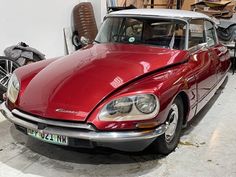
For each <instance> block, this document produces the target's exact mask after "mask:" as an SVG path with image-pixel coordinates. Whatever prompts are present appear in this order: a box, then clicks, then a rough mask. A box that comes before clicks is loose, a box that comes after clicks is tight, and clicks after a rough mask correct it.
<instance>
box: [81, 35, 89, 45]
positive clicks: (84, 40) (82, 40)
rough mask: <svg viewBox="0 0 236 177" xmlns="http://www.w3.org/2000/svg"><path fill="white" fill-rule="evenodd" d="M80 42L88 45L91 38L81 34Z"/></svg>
mask: <svg viewBox="0 0 236 177" xmlns="http://www.w3.org/2000/svg"><path fill="white" fill-rule="evenodd" d="M80 42H81V44H82V45H83V46H85V45H88V44H89V39H88V38H86V37H84V36H81V38H80Z"/></svg>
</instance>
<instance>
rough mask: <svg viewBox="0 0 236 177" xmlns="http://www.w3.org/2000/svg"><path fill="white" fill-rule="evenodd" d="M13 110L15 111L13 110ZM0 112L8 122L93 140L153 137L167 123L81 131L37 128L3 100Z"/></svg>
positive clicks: (157, 134) (104, 140)
mask: <svg viewBox="0 0 236 177" xmlns="http://www.w3.org/2000/svg"><path fill="white" fill-rule="evenodd" d="M14 112H15V111H14ZM0 113H1V114H2V115H3V116H4V117H5V118H6V119H8V120H9V121H10V122H12V123H14V124H16V125H20V126H22V127H25V128H28V129H32V130H36V131H39V132H45V133H51V134H58V135H64V136H67V137H71V138H78V139H86V140H90V141H94V142H108V143H109V142H110V143H115V142H131V141H139V140H149V139H155V138H156V137H158V136H160V135H162V134H163V133H165V131H166V129H167V125H165V124H163V125H161V126H159V127H157V128H156V129H153V130H140V131H117V132H102V131H100V132H98V131H83V130H82V129H77V130H76V129H71V128H63V127H54V126H47V127H46V128H45V129H43V130H39V129H38V126H37V125H35V124H33V123H30V122H27V121H25V120H22V119H20V118H18V117H15V116H14V115H13V114H12V113H11V111H10V110H9V109H8V108H7V107H6V105H5V102H4V103H2V104H1V105H0Z"/></svg>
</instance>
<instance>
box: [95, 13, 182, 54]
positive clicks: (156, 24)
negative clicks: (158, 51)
mask: <svg viewBox="0 0 236 177" xmlns="http://www.w3.org/2000/svg"><path fill="white" fill-rule="evenodd" d="M185 31H186V23H185V22H183V21H180V20H176V19H173V20H169V19H156V18H131V17H125V18H124V17H109V18H107V19H106V20H105V21H104V23H103V25H102V27H101V29H100V31H99V33H98V35H97V37H96V41H97V42H98V43H126V44H127V43H128V44H147V45H156V46H158V47H164V48H171V49H178V50H183V49H185Z"/></svg>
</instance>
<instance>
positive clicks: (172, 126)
mask: <svg viewBox="0 0 236 177" xmlns="http://www.w3.org/2000/svg"><path fill="white" fill-rule="evenodd" d="M178 119H179V110H178V106H177V105H176V104H172V105H171V109H170V115H169V117H168V121H167V122H166V124H167V130H166V132H165V139H166V142H171V141H172V139H173V138H174V136H175V130H176V127H177V124H178Z"/></svg>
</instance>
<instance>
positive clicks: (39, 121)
mask: <svg viewBox="0 0 236 177" xmlns="http://www.w3.org/2000/svg"><path fill="white" fill-rule="evenodd" d="M12 114H13V115H14V116H15V117H17V118H19V119H21V120H24V121H26V122H28V123H31V124H34V125H37V126H39V128H40V127H41V128H40V129H43V128H44V127H47V126H53V127H62V128H72V129H80V130H87V131H95V129H94V127H93V126H92V125H90V124H86V123H77V122H68V121H61V120H51V119H43V118H40V117H37V116H33V115H29V114H27V113H23V112H21V111H19V110H16V109H14V110H13V111H12Z"/></svg>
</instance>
